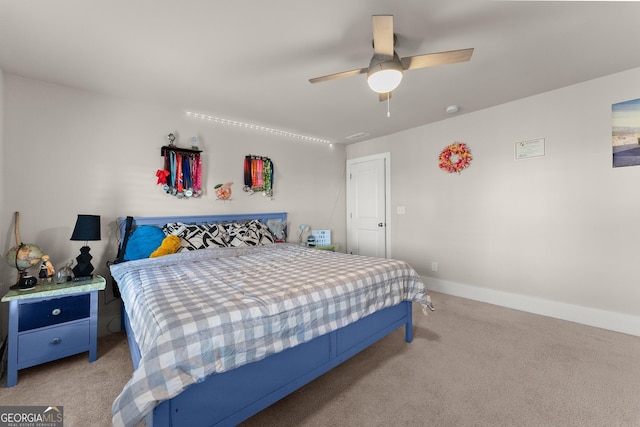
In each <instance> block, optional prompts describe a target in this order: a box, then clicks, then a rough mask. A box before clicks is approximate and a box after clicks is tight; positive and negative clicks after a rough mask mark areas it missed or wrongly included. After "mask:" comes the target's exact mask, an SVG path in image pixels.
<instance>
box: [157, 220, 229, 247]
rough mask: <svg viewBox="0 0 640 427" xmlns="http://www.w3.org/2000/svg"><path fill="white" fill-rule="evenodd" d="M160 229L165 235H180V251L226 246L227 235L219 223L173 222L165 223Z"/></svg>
mask: <svg viewBox="0 0 640 427" xmlns="http://www.w3.org/2000/svg"><path fill="white" fill-rule="evenodd" d="M162 230H163V231H164V233H165V234H166V235H167V236H168V235H170V234H173V235H176V236H178V237H180V251H182V250H185V249H186V250H190V251H192V250H196V249H204V248H208V247H212V246H214V247H226V246H228V245H227V240H228V235H227V232H226V230H225V228H224V227H223V226H222V225H221V224H200V225H190V224H183V223H181V222H173V223H169V224H165V225H164V226H163V227H162Z"/></svg>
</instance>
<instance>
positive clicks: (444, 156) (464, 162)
mask: <svg viewBox="0 0 640 427" xmlns="http://www.w3.org/2000/svg"><path fill="white" fill-rule="evenodd" d="M451 157H453V158H454V160H456V159H457V160H456V161H455V163H454V162H453V161H451ZM471 159H472V157H471V153H469V149H468V148H467V146H466V144H463V143H462V142H456V143H454V144H451V145H449V146H448V147H445V149H444V150H442V152H441V153H440V158H439V162H440V169H442V170H445V171H447V172H449V173H453V172H458V173H460V172H461V171H462V169H464V168H466V167H467V166H469V164H470V163H471Z"/></svg>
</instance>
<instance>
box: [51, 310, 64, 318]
mask: <svg viewBox="0 0 640 427" xmlns="http://www.w3.org/2000/svg"><path fill="white" fill-rule="evenodd" d="M60 313H62V310H60V309H59V308H54V309H53V311H52V312H51V314H53V315H54V316H57V315H59V314H60Z"/></svg>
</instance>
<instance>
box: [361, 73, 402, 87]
mask: <svg viewBox="0 0 640 427" xmlns="http://www.w3.org/2000/svg"><path fill="white" fill-rule="evenodd" d="M401 81H402V70H398V69H395V68H388V69H380V70H376V71H373V72H370V73H369V76H368V77H367V83H368V84H369V87H370V88H371V90H372V91H374V92H378V93H387V92H392V91H393V90H395V89H396V88H397V87H398V85H400V82H401Z"/></svg>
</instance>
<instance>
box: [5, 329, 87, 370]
mask: <svg viewBox="0 0 640 427" xmlns="http://www.w3.org/2000/svg"><path fill="white" fill-rule="evenodd" d="M89 332H90V330H89V320H80V321H76V322H72V323H68V324H65V325H61V326H56V327H53V328H46V329H42V330H39V331H33V332H26V333H23V334H20V336H19V337H18V364H19V365H20V364H23V363H25V362H28V361H30V360H34V359H39V360H41V361H43V360H45V359H47V360H53V359H57V358H59V357H64V356H65V355H71V354H75V353H79V352H80V351H82V350H84V351H86V350H88V349H89V339H90V337H89ZM78 349H81V350H80V351H78Z"/></svg>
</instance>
